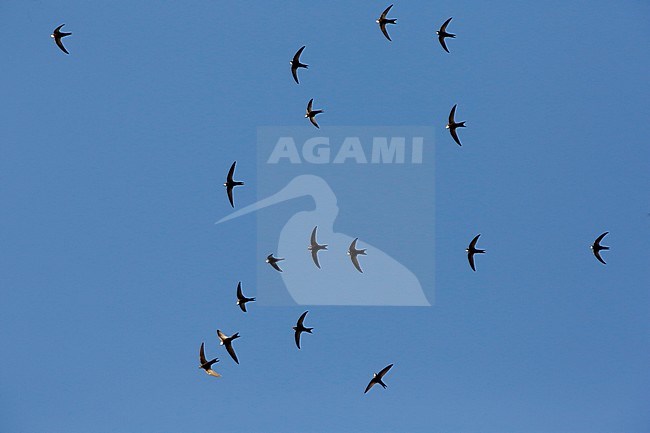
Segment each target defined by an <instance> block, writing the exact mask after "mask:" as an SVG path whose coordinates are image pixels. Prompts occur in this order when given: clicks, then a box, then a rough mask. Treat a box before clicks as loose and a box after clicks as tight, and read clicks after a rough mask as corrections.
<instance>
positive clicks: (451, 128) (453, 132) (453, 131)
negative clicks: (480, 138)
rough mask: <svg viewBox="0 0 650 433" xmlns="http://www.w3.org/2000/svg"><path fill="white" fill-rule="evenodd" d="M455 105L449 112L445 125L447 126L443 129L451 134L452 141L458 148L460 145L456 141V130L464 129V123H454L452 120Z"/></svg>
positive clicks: (457, 140)
mask: <svg viewBox="0 0 650 433" xmlns="http://www.w3.org/2000/svg"><path fill="white" fill-rule="evenodd" d="M456 105H458V104H456ZM456 105H454V106H453V107H452V109H451V111H450V112H449V123H447V126H445V128H447V129H448V130H449V133H450V134H451V137H452V138H453V139H454V141H455V142H456V143H458V145H459V146H462V144H460V140H459V139H458V134H457V133H456V128H465V121H463V122H456V121H455V120H454V116H455V115H456Z"/></svg>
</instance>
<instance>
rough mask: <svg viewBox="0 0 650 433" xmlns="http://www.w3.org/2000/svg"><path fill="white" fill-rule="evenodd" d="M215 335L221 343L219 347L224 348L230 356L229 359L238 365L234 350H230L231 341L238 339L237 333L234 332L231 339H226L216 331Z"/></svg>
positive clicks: (226, 337) (224, 335) (221, 333)
mask: <svg viewBox="0 0 650 433" xmlns="http://www.w3.org/2000/svg"><path fill="white" fill-rule="evenodd" d="M217 335H218V336H219V340H221V343H219V345H221V346H226V350H227V351H228V353H229V354H230V357H231V358H232V359H233V360H234V361H235V362H236V363H237V364H239V360H238V359H237V354H236V353H235V349H233V348H232V341H233V340H234V339H236V338H239V332H235V333H234V334H232V336H231V337H228V336H227V335H226V334H224V333H223V332H221V331H220V330H218V329H217Z"/></svg>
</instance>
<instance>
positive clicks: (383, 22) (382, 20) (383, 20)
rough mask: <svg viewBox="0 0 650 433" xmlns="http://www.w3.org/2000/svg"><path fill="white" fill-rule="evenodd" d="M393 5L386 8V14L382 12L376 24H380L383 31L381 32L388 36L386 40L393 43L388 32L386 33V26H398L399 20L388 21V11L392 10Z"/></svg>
mask: <svg viewBox="0 0 650 433" xmlns="http://www.w3.org/2000/svg"><path fill="white" fill-rule="evenodd" d="M392 7H393V5H390V6H388V7H387V8H386V10H385V11H384V12H382V14H381V16H380V17H379V18H377V21H376V23H377V24H379V28H380V29H381V32H382V33H383V34H384V36H386V39H388V40H389V41H392V39H391V38H390V36H389V35H388V31H386V24H397V19H388V18H386V15H388V11H389V10H390V8H392Z"/></svg>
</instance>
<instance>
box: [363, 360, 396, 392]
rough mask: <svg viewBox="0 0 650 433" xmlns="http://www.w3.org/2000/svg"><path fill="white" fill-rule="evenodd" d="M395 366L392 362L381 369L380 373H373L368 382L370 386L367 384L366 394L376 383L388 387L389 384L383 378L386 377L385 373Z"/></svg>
mask: <svg viewBox="0 0 650 433" xmlns="http://www.w3.org/2000/svg"><path fill="white" fill-rule="evenodd" d="M392 367H393V364H390V365H388V366H386V367H384V369H383V370H381V371H380V372H379V373H373V374H372V379H370V382H369V383H368V386H366V390H365V391H364V392H363V393H364V394H365V393H367V392H368V391H370V388H372V387H373V386H375V385H376V384H379V385H381V386H382V388H384V389H386V388H387V386H386V384H385V383H384V381H383V380H382V379H383V378H384V375H385V374H386V373H388V370H390V369H391V368H392Z"/></svg>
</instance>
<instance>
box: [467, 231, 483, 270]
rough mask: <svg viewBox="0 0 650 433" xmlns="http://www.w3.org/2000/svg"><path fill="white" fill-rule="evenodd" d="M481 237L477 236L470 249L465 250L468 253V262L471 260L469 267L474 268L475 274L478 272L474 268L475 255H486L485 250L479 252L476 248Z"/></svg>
mask: <svg viewBox="0 0 650 433" xmlns="http://www.w3.org/2000/svg"><path fill="white" fill-rule="evenodd" d="M479 237H481V235H480V234H478V235H476V236H475V237H474V239H472V242H470V243H469V247H467V249H466V250H465V252H466V253H467V260H469V265H470V266H471V267H472V270H473V271H474V272H476V268H475V267H474V254H485V250H479V249H477V248H476V243H477V242H478V238H479Z"/></svg>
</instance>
